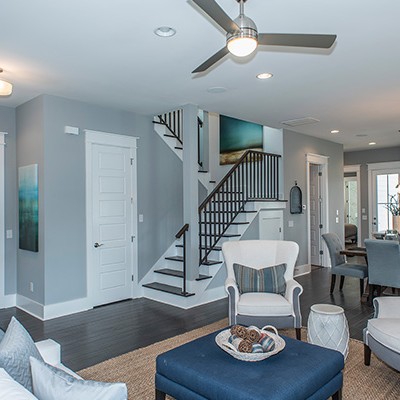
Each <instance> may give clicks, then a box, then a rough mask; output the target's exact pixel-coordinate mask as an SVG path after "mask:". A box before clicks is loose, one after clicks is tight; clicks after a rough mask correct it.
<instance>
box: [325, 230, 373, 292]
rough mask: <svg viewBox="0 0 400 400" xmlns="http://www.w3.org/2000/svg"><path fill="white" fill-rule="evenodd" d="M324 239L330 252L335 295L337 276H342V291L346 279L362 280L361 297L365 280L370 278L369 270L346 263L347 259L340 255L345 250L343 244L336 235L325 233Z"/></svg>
mask: <svg viewBox="0 0 400 400" xmlns="http://www.w3.org/2000/svg"><path fill="white" fill-rule="evenodd" d="M322 238H323V239H324V240H325V243H326V245H327V247H328V250H329V256H330V258H331V290H330V293H331V294H332V293H333V290H334V289H335V283H336V275H340V290H342V289H343V285H344V278H345V277H346V276H352V277H354V278H358V279H359V280H360V296H362V295H363V293H364V279H365V278H367V277H368V268H367V266H366V265H364V264H352V263H348V262H347V261H346V257H345V256H344V255H343V254H340V250H342V249H343V245H342V242H341V241H340V239H339V236H338V235H337V234H336V233H324V234H323V235H322Z"/></svg>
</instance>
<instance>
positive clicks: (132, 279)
mask: <svg viewBox="0 0 400 400" xmlns="http://www.w3.org/2000/svg"><path fill="white" fill-rule="evenodd" d="M132 282H133V274H132Z"/></svg>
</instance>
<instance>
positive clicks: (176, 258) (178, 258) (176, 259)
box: [165, 256, 183, 262]
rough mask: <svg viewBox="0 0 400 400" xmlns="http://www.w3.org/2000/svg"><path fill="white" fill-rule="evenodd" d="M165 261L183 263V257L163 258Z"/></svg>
mask: <svg viewBox="0 0 400 400" xmlns="http://www.w3.org/2000/svg"><path fill="white" fill-rule="evenodd" d="M165 259H166V260H171V261H180V262H183V257H182V256H170V257H165Z"/></svg>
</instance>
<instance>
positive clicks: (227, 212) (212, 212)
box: [202, 210, 257, 214]
mask: <svg viewBox="0 0 400 400" xmlns="http://www.w3.org/2000/svg"><path fill="white" fill-rule="evenodd" d="M202 212H203V213H204V214H233V213H234V212H235V211H202ZM256 212H257V211H256V210H249V211H246V210H242V211H239V214H240V213H244V214H250V213H256Z"/></svg>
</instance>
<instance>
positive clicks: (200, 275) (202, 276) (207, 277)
mask: <svg viewBox="0 0 400 400" xmlns="http://www.w3.org/2000/svg"><path fill="white" fill-rule="evenodd" d="M211 278H212V276H210V275H203V274H199V277H198V278H196V281H204V280H205V279H211Z"/></svg>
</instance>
